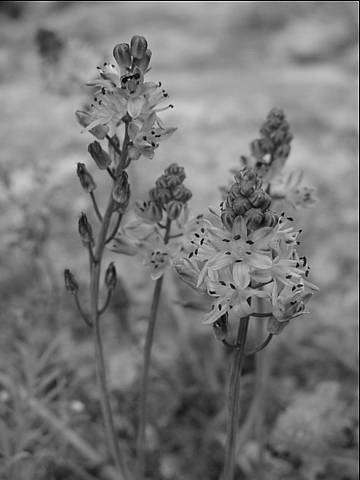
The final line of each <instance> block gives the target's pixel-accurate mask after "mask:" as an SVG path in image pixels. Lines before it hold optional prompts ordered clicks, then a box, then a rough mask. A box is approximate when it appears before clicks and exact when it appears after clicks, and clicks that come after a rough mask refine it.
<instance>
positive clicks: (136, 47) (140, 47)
mask: <svg viewBox="0 0 360 480" xmlns="http://www.w3.org/2000/svg"><path fill="white" fill-rule="evenodd" d="M130 44H131V55H132V56H133V57H134V58H137V59H138V60H141V59H142V58H144V56H145V54H146V50H147V41H146V39H145V38H144V37H142V36H141V35H134V36H133V37H132V39H131V43H130Z"/></svg>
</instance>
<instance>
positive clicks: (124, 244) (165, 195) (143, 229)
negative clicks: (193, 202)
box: [111, 163, 192, 280]
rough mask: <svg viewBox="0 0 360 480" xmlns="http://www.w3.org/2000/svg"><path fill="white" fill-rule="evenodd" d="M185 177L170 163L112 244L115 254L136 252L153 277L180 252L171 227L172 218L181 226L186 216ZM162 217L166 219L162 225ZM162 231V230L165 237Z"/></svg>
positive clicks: (158, 275) (188, 195)
mask: <svg viewBox="0 0 360 480" xmlns="http://www.w3.org/2000/svg"><path fill="white" fill-rule="evenodd" d="M185 177H186V175H185V170H184V168H183V167H180V166H179V165H177V164H176V163H172V164H171V165H169V167H167V168H166V169H165V171H164V173H163V174H162V175H161V176H160V177H159V178H158V179H157V180H156V182H155V187H153V188H152V189H151V190H150V191H149V197H150V198H149V199H148V200H146V201H143V202H137V205H136V208H135V215H136V218H135V219H133V220H131V221H129V222H128V223H127V224H125V225H124V226H123V227H122V229H121V231H120V233H119V234H118V235H117V237H116V238H115V239H114V242H113V244H112V246H111V250H112V251H114V252H117V253H123V254H127V255H135V254H139V255H140V256H141V257H142V258H143V262H144V264H145V265H146V266H147V267H148V268H149V269H150V275H151V278H152V279H153V280H157V279H158V278H160V277H161V276H162V275H163V273H164V271H165V270H166V269H167V268H168V267H169V266H170V265H171V263H172V259H173V258H174V257H175V256H177V255H178V252H179V248H180V245H179V240H178V241H174V239H175V238H176V239H179V238H180V237H181V233H180V234H176V235H175V236H173V237H171V236H170V226H171V223H172V221H174V220H176V221H177V224H178V226H181V225H182V224H183V223H184V220H185V219H186V218H187V210H188V209H187V202H188V201H189V200H190V198H191V196H192V193H191V191H190V190H189V189H188V188H187V187H185V185H184V184H183V182H184V180H185ZM164 216H165V217H166V221H165V224H162V223H161V221H162V220H163V217H164ZM180 216H182V217H183V218H182V219H181V220H182V222H180ZM162 231H165V234H164V236H163V235H162ZM169 240H171V242H170V243H169Z"/></svg>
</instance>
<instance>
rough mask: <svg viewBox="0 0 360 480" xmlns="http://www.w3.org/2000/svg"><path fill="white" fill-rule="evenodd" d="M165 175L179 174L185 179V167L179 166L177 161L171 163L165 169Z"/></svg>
mask: <svg viewBox="0 0 360 480" xmlns="http://www.w3.org/2000/svg"><path fill="white" fill-rule="evenodd" d="M165 175H179V176H181V177H182V180H185V177H186V175H185V169H184V167H180V165H178V164H177V163H171V164H170V165H169V166H168V167H167V168H166V169H165Z"/></svg>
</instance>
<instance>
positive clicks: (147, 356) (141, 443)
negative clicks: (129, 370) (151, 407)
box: [136, 218, 171, 480]
mask: <svg viewBox="0 0 360 480" xmlns="http://www.w3.org/2000/svg"><path fill="white" fill-rule="evenodd" d="M170 228H171V220H170V219H169V218H168V219H167V222H166V231H165V236H164V243H165V244H167V243H168V241H169V238H170ZM163 280H164V277H163V276H162V277H160V278H159V279H158V280H156V283H155V289H154V294H153V298H152V303H151V309H150V317H149V324H148V328H147V332H146V339H145V347H144V361H143V375H142V380H141V391H140V405H139V430H138V435H137V445H136V450H137V475H138V477H137V480H140V479H141V478H143V477H144V471H145V428H146V419H147V396H148V383H149V370H150V360H151V349H152V344H153V340H154V331H155V324H156V319H157V313H158V308H159V302H160V296H161V289H162V284H163Z"/></svg>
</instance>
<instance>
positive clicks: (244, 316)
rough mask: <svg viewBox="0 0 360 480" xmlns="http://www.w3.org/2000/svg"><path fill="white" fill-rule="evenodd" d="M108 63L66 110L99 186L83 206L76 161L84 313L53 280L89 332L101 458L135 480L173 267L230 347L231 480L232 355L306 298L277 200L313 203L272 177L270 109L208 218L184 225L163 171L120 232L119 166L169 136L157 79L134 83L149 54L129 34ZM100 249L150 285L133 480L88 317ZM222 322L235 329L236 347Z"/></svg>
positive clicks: (95, 306) (276, 128)
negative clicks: (102, 191) (86, 94)
mask: <svg viewBox="0 0 360 480" xmlns="http://www.w3.org/2000/svg"><path fill="white" fill-rule="evenodd" d="M113 56H114V59H115V63H114V64H113V63H104V65H103V66H102V67H98V77H97V78H96V79H95V80H92V81H91V82H89V84H88V85H89V86H91V87H92V88H93V89H94V92H95V96H94V98H93V102H92V103H91V105H90V107H89V108H88V109H85V110H79V111H77V112H76V116H77V119H78V121H79V123H80V124H81V125H82V127H83V129H84V130H83V131H84V132H89V133H90V134H92V135H93V136H94V137H95V138H96V140H95V141H93V142H92V143H90V144H89V146H88V153H89V154H90V156H91V157H92V159H93V160H94V162H95V163H96V165H97V167H98V169H99V170H100V171H102V172H103V173H105V174H108V175H109V176H110V180H111V185H110V187H109V192H108V203H107V206H106V207H105V210H104V211H103V209H102V208H100V206H99V205H98V203H97V200H96V197H95V193H96V190H97V183H96V181H95V179H94V178H93V177H92V175H91V174H90V172H89V171H88V169H87V167H86V165H85V164H84V163H78V165H77V175H78V177H79V181H80V184H81V186H82V188H83V190H84V191H85V192H86V193H88V194H89V196H90V198H91V201H92V204H93V207H94V212H95V216H96V217H97V220H98V221H99V230H98V233H97V234H96V232H95V229H94V228H93V226H92V224H91V222H90V221H89V219H88V217H87V215H86V214H85V213H82V214H81V215H80V217H79V221H78V230H79V235H80V238H81V240H82V243H83V245H84V247H85V248H86V249H87V251H88V254H89V259H90V297H91V304H90V308H89V312H87V311H86V309H85V308H83V306H82V303H81V301H80V298H79V284H78V283H77V281H76V278H75V276H74V274H73V273H72V272H71V271H70V270H69V269H66V270H65V272H64V276H65V286H66V289H67V290H68V291H69V292H70V293H71V294H72V295H73V296H74V299H75V303H76V305H77V308H78V310H79V313H80V315H81V317H82V318H83V320H84V321H85V323H86V325H87V326H88V327H89V328H90V329H91V330H92V332H93V338H94V345H95V353H96V358H95V361H96V370H97V377H98V384H99V389H100V393H101V406H102V414H103V419H104V425H105V430H106V436H107V442H108V446H109V450H110V452H111V455H112V459H113V462H114V464H115V466H116V468H117V471H118V474H119V475H120V477H119V478H121V479H124V480H131V479H134V478H136V479H137V480H140V479H141V478H145V477H144V475H145V460H146V459H145V427H146V420H147V392H148V383H149V382H148V377H149V366H150V359H151V348H152V343H153V337H154V331H155V323H156V318H157V313H158V309H159V302H160V296H161V292H162V285H163V280H164V275H165V273H166V271H167V270H169V269H170V268H171V267H174V269H175V271H176V272H177V274H178V275H179V276H180V277H181V278H182V279H183V280H184V281H185V282H186V283H188V284H190V285H191V286H193V287H194V288H196V289H198V290H199V291H201V292H202V293H207V294H208V295H209V296H210V298H211V300H212V305H211V309H210V311H209V312H208V313H207V314H206V315H205V319H204V323H205V324H209V325H212V328H213V329H214V332H215V334H216V336H217V338H218V339H220V340H221V341H222V342H223V343H224V344H225V345H227V347H230V348H231V349H232V350H234V355H233V367H232V373H231V377H230V391H229V421H228V435H227V444H226V451H225V466H224V480H233V479H234V455H235V432H236V429H237V424H238V417H239V412H238V409H239V401H238V397H239V386H240V383H239V382H240V376H241V369H242V365H243V360H244V357H245V355H246V354H249V352H246V350H245V346H246V338H247V331H248V326H249V320H250V318H256V317H264V318H267V338H266V339H265V341H264V342H263V343H262V344H261V345H260V347H258V348H257V349H255V351H253V352H251V353H256V352H257V351H258V350H260V349H262V348H264V347H265V346H266V345H267V344H268V343H269V341H270V340H271V338H272V336H273V335H276V334H279V333H280V332H281V331H282V330H283V328H284V327H285V326H286V325H287V324H288V323H289V322H290V320H292V319H293V318H295V317H298V316H299V315H301V314H303V313H305V305H306V304H307V302H308V301H309V299H310V298H311V296H312V295H313V293H314V292H315V291H316V290H317V287H316V286H315V285H313V284H312V283H310V281H309V280H308V276H309V266H308V265H307V260H306V258H305V257H300V256H299V254H298V251H297V247H298V244H299V240H298V237H299V234H300V232H301V231H300V230H297V229H295V228H294V227H292V226H291V222H293V218H292V217H290V216H288V215H285V213H280V214H279V213H278V212H277V210H276V203H277V201H278V200H280V199H281V200H285V201H289V202H290V203H291V204H292V205H295V206H308V205H310V204H311V203H313V201H314V198H313V196H312V191H311V190H309V189H307V190H304V189H303V190H301V187H299V182H300V177H299V176H295V177H294V176H290V177H287V178H286V177H284V175H283V172H282V168H283V166H284V163H285V160H286V158H287V156H288V154H289V152H290V142H291V139H292V135H291V133H290V129H289V125H288V123H287V121H286V119H285V116H284V114H283V112H282V111H280V110H278V109H274V110H272V111H271V112H270V114H269V116H268V119H267V121H266V122H265V124H264V125H263V127H262V129H261V138H260V139H258V140H255V141H254V142H253V143H252V144H251V155H250V156H249V157H242V160H241V162H242V164H241V168H240V169H238V170H236V172H235V176H234V180H235V181H234V183H233V184H232V185H231V186H230V188H228V189H226V190H225V195H224V200H223V202H222V203H221V205H220V209H219V211H215V210H213V209H210V210H209V212H208V213H206V214H204V215H202V214H200V215H198V216H197V217H195V218H190V217H189V211H188V202H189V200H190V199H191V197H192V193H191V191H190V190H189V189H188V188H187V187H186V186H185V185H184V180H185V178H186V175H185V171H184V168H183V167H180V166H179V165H177V164H176V163H172V164H170V165H169V166H168V167H167V168H166V169H165V171H164V173H163V174H162V175H161V176H160V177H159V178H158V179H157V180H156V181H155V186H154V187H153V188H151V189H150V190H149V195H148V198H147V199H146V200H145V201H142V202H137V203H136V207H135V211H134V217H133V218H132V219H130V220H129V219H127V220H126V222H125V223H123V218H124V216H125V214H126V213H127V210H128V208H129V200H130V195H131V188H130V181H129V174H128V167H129V165H130V163H131V162H132V161H137V160H139V159H140V157H145V158H147V159H152V158H153V157H154V155H155V151H156V149H157V148H158V147H159V145H160V143H161V142H162V141H163V140H165V139H167V138H169V137H170V136H171V135H172V134H173V133H174V132H175V131H176V128H175V127H167V126H166V125H165V124H164V123H163V121H162V120H161V118H160V116H159V114H160V113H161V112H162V111H164V110H167V109H169V108H172V107H173V106H172V105H171V104H169V105H167V106H162V104H163V103H164V102H165V101H166V100H167V98H168V94H167V92H166V91H165V90H164V89H163V88H162V86H161V83H160V82H159V83H154V82H150V81H145V76H146V75H147V73H148V71H149V65H150V60H151V56H152V52H151V50H150V49H149V48H148V44H147V41H146V39H145V38H144V37H142V36H139V35H135V36H134V37H133V38H132V39H131V42H130V44H127V43H122V44H118V45H116V46H115V47H114V50H113ZM105 141H107V149H106V147H105V148H104V142H105ZM294 179H295V181H294ZM172 229H173V231H172ZM174 229H176V230H175V232H174ZM106 247H109V248H110V250H111V251H113V252H116V253H120V254H127V255H139V256H140V257H141V258H142V259H143V263H144V264H145V265H146V266H147V267H148V269H149V271H150V277H151V279H152V280H154V281H155V286H154V292H153V297H152V302H151V308H150V314H149V322H148V328H147V333H146V339H145V347H144V362H143V375H142V382H141V392H140V400H139V425H138V434H137V449H136V454H137V462H136V477H134V472H133V471H132V469H130V468H129V465H128V463H129V462H128V459H127V458H126V456H125V455H124V452H123V451H122V450H121V449H120V447H119V444H118V441H117V438H116V434H115V427H114V420H113V415H112V410H111V405H110V399H109V390H108V386H107V378H106V368H105V359H104V350H103V344H102V337H101V328H100V326H101V324H100V320H101V317H102V316H103V314H104V313H105V312H106V310H107V308H108V306H109V304H110V301H111V298H112V296H113V294H114V291H115V287H116V282H117V272H116V267H115V264H114V262H111V263H110V264H109V265H108V267H107V269H106V272H105V277H104V286H105V289H106V292H107V296H106V300H105V303H104V304H103V305H102V306H100V305H99V303H100V302H99V296H100V273H101V264H102V260H103V255H104V251H105V248H106ZM259 305H261V308H259ZM230 323H232V324H234V325H236V326H237V327H238V328H237V334H236V338H233V335H232V333H231V331H232V330H233V329H230V328H229V324H230Z"/></svg>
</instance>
